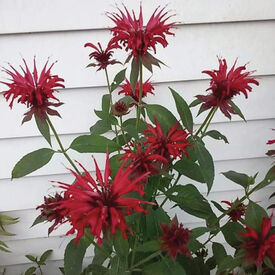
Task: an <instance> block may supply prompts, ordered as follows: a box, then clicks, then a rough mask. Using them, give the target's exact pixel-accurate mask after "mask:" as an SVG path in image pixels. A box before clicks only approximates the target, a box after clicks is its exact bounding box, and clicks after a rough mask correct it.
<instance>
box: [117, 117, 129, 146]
mask: <svg viewBox="0 0 275 275" xmlns="http://www.w3.org/2000/svg"><path fill="white" fill-rule="evenodd" d="M119 121H120V129H121V132H122V136H123V139H124V141H125V144H127V143H128V142H127V139H126V135H125V132H124V130H123V126H122V124H123V123H122V116H120V117H119Z"/></svg>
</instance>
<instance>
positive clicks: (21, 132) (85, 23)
mask: <svg viewBox="0 0 275 275" xmlns="http://www.w3.org/2000/svg"><path fill="white" fill-rule="evenodd" d="M138 2H139V1H130V0H128V1H124V3H126V5H127V6H129V7H135V8H137V7H138ZM166 2H167V1H165V0H161V1H145V0H144V1H143V7H144V15H145V17H146V16H147V17H148V16H149V15H150V14H151V12H152V11H153V10H154V8H155V6H157V4H161V5H164V4H166ZM169 2H171V3H170V4H169V8H171V9H172V11H173V10H174V11H176V14H177V17H175V18H176V20H177V21H179V24H178V26H177V29H175V34H176V35H175V37H169V46H168V47H167V48H166V49H161V48H158V58H160V59H161V60H163V61H164V62H165V63H167V65H169V67H163V68H162V69H161V70H159V69H156V70H155V74H154V77H153V79H152V80H153V81H154V82H155V83H156V89H155V94H156V95H155V96H149V97H148V99H147V102H149V103H153V102H157V103H161V104H164V105H165V106H166V107H168V108H169V109H171V110H172V111H173V112H174V113H175V106H174V103H173V100H172V97H171V95H170V92H169V90H168V88H167V87H168V86H171V87H173V88H174V89H175V90H177V91H178V92H180V93H181V94H182V95H183V96H184V97H185V98H186V100H187V101H188V102H191V101H192V100H193V97H194V96H195V95H197V94H202V93H203V92H204V90H205V89H206V88H207V87H208V80H207V78H206V75H203V74H201V71H202V70H204V69H213V68H216V67H217V58H216V56H217V55H218V56H222V57H226V58H227V60H228V62H230V65H231V64H232V63H233V62H234V61H235V58H237V57H238V58H239V61H238V62H239V63H238V64H244V63H246V62H248V61H249V62H250V64H248V69H249V70H254V69H256V70H257V71H256V72H255V75H257V76H258V78H259V82H260V86H259V87H257V88H255V89H254V90H253V92H252V93H250V94H249V98H248V99H247V100H246V99H244V98H243V97H242V96H240V97H238V98H236V103H237V104H238V105H239V106H240V107H241V109H242V111H243V113H244V115H245V117H246V119H247V121H248V122H247V123H244V122H243V121H241V120H240V119H239V118H238V117H236V118H234V119H233V120H232V122H230V121H228V120H227V119H225V117H224V116H223V115H222V114H220V113H219V114H217V116H216V117H215V119H214V124H213V126H212V127H213V128H215V129H217V130H219V131H220V132H221V133H223V134H225V135H226V136H227V137H228V139H229V142H230V144H229V145H228V144H224V143H223V142H222V141H220V142H218V141H215V142H214V141H213V140H210V139H208V140H207V143H208V147H209V150H210V151H211V152H212V153H213V156H214V160H215V164H216V179H215V183H214V186H213V191H212V193H211V194H210V198H211V199H215V200H222V199H227V200H230V199H234V198H236V197H237V196H239V197H240V196H242V191H241V190H240V189H239V187H238V186H237V185H233V184H232V183H231V182H229V181H228V180H226V179H225V178H224V177H223V176H222V175H221V174H220V173H221V172H223V171H227V170H231V169H232V170H236V171H240V172H245V173H248V174H254V173H256V172H257V171H259V172H260V174H259V178H261V177H263V175H264V174H265V172H266V171H267V170H268V168H269V167H270V165H271V163H272V160H271V159H269V158H267V157H266V156H265V152H266V151H267V150H268V147H267V146H266V145H265V143H266V141H267V140H268V139H270V138H272V137H273V136H274V132H272V131H271V128H274V127H275V126H274V124H275V113H274V102H275V39H274V27H275V1H274V0H265V1H256V0H253V1H252V0H242V1H237V0H197V1H191V0H172V1H169ZM114 6H115V1H111V0H104V1H100V2H97V1H91V0H82V1H73V0H52V1H46V0H40V1H36V0H1V1H0V65H4V66H6V65H5V64H6V62H10V63H12V64H14V65H16V66H17V65H18V64H19V63H21V60H20V59H21V56H23V57H24V58H26V59H27V60H28V62H29V63H31V62H32V59H33V56H34V55H36V56H37V61H38V63H39V64H40V65H41V64H42V63H44V62H45V60H46V59H47V58H48V57H49V56H50V58H51V60H52V61H55V60H58V63H57V64H56V65H55V67H54V71H55V72H56V73H57V74H59V75H60V76H61V77H64V78H65V84H66V89H64V90H62V91H60V94H59V96H60V99H61V101H63V102H65V104H64V105H63V106H61V107H60V108H59V111H60V113H61V114H62V117H63V119H62V120H60V119H54V120H53V121H54V124H55V125H56V128H57V129H58V132H59V133H60V134H61V138H62V140H63V141H64V143H65V144H66V145H69V144H70V142H71V141H72V140H73V138H74V137H75V136H77V135H79V134H84V133H88V131H89V127H90V126H91V125H92V124H93V123H94V122H95V121H96V120H97V118H96V116H95V115H94V113H93V109H95V108H99V106H100V99H101V96H102V95H103V94H104V93H106V87H105V81H104V75H103V74H102V73H100V72H97V73H96V72H95V71H94V70H93V69H85V66H86V65H87V64H88V62H89V60H88V53H89V50H88V49H85V48H84V47H83V45H84V44H85V43H86V42H88V41H89V42H97V41H103V43H104V42H106V41H108V39H109V32H108V30H106V27H108V26H110V25H111V21H110V20H108V19H107V18H106V17H105V16H104V12H105V11H112V10H114ZM205 10H211V12H205ZM117 56H118V58H125V56H124V55H122V54H121V53H120V54H118V55H117ZM118 69H119V66H113V67H112V69H111V70H110V73H111V75H114V73H115V72H116V71H117V70H118ZM128 74H129V71H128ZM3 77H4V76H3V74H2V72H0V78H1V80H3ZM3 88H4V86H3V85H0V91H2V90H3ZM24 112H25V108H24V106H15V107H14V109H13V110H12V111H10V110H9V107H8V104H7V103H6V102H5V101H4V99H3V98H2V97H1V98H0V117H1V122H0V125H1V135H0V151H1V157H0V167H1V170H0V194H1V197H0V212H6V214H8V215H12V216H14V217H20V223H18V224H16V225H12V226H10V231H13V232H14V233H16V235H15V236H12V237H5V238H4V240H5V241H6V242H7V244H8V245H9V246H10V248H11V249H12V251H13V254H4V253H1V252H0V265H7V266H8V267H7V274H18V273H19V272H22V271H24V270H25V269H26V268H27V267H26V266H23V265H22V266H21V264H25V263H27V262H28V261H27V259H26V258H25V257H24V255H25V254H27V253H30V254H32V253H33V254H41V252H43V251H45V250H46V249H54V254H53V255H52V257H51V259H52V262H51V264H50V267H48V268H47V272H46V273H45V274H54V273H53V271H52V270H53V269H52V268H53V267H54V266H58V265H57V264H58V262H57V260H61V259H62V257H63V251H64V248H65V247H66V243H67V242H68V240H69V239H71V237H63V235H64V233H65V232H66V229H67V228H66V227H64V228H60V229H59V230H58V231H56V232H54V233H53V234H52V236H51V237H49V238H48V237H47V228H48V225H39V226H37V227H34V228H31V229H30V228H29V227H30V226H31V224H32V222H33V220H34V218H35V216H36V215H37V214H38V212H37V211H36V210H35V207H36V206H37V205H38V204H40V203H41V202H42V200H43V196H44V195H46V194H47V193H53V192H54V188H53V187H51V185H52V184H51V183H50V180H60V181H64V182H70V181H72V177H71V175H69V174H68V171H67V170H66V169H65V167H66V166H68V164H67V162H66V160H65V159H64V158H63V157H62V156H61V155H60V156H59V155H58V156H54V158H53V161H52V162H51V163H50V164H49V165H47V166H45V167H44V168H42V169H40V170H38V171H36V172H34V173H32V174H31V175H28V176H27V177H25V178H22V179H18V180H13V181H12V182H11V181H10V173H11V170H12V168H13V166H14V164H15V163H16V162H17V161H18V160H19V159H20V158H21V157H22V156H23V155H25V154H26V153H28V152H30V151H32V150H35V149H38V148H41V147H47V144H46V142H45V141H44V140H43V139H42V138H41V137H40V136H39V133H38V130H37V129H36V127H35V124H34V123H33V122H31V123H26V124H25V125H23V126H21V125H20V124H21V119H22V114H23V113H24ZM202 120H203V116H200V117H199V118H196V120H195V122H196V124H199V123H201V122H202ZM72 122H73V123H72ZM70 155H72V157H73V158H76V159H78V160H81V162H83V163H84V165H86V166H87V167H88V168H89V169H90V170H91V171H93V169H94V167H93V164H92V162H91V157H90V155H89V154H78V153H75V152H70ZM98 159H99V161H100V163H101V164H103V159H104V156H102V155H99V156H98ZM183 182H191V181H190V180H187V179H185V180H183ZM198 188H199V189H200V190H201V191H202V192H205V186H203V185H198ZM274 190H275V188H274V185H273V186H271V187H269V188H266V189H265V190H263V191H261V192H259V193H258V194H257V195H255V199H256V200H258V201H260V203H261V204H262V205H264V206H266V205H268V201H267V198H268V196H269V194H270V193H271V192H274ZM173 211H174V210H173ZM171 214H172V211H171ZM180 217H181V218H182V221H183V222H184V223H185V224H187V225H188V226H190V227H191V228H192V227H195V226H198V225H199V224H200V223H201V221H200V220H199V219H197V218H194V217H191V216H189V215H187V214H182V215H181V216H180ZM90 255H91V254H90ZM59 264H60V265H62V261H60V262H59Z"/></svg>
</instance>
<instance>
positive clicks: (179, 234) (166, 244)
mask: <svg viewBox="0 0 275 275" xmlns="http://www.w3.org/2000/svg"><path fill="white" fill-rule="evenodd" d="M161 229H162V233H163V236H162V237H160V240H161V242H162V250H168V252H169V256H170V257H171V258H173V259H176V258H177V254H178V253H179V254H184V255H187V256H190V251H189V249H188V248H187V247H186V245H187V244H188V242H189V241H190V238H191V236H190V232H191V230H189V229H187V228H183V224H182V223H180V224H178V219H177V217H176V216H175V217H174V218H173V219H172V222H171V225H170V226H169V225H167V224H161Z"/></svg>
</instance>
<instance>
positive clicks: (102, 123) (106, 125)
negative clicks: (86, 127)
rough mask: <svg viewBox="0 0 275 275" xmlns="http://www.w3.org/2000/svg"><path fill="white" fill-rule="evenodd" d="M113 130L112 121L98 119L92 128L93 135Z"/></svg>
mask: <svg viewBox="0 0 275 275" xmlns="http://www.w3.org/2000/svg"><path fill="white" fill-rule="evenodd" d="M110 130H112V126H111V122H109V121H106V120H98V121H97V122H96V123H95V125H93V126H92V127H91V128H90V133H91V134H92V135H101V134H105V133H106V132H108V131H110Z"/></svg>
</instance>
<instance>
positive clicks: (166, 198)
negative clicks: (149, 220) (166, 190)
mask: <svg viewBox="0 0 275 275" xmlns="http://www.w3.org/2000/svg"><path fill="white" fill-rule="evenodd" d="M180 177H181V174H180V173H179V174H178V177H177V178H176V180H175V182H174V184H173V186H172V187H174V186H176V185H177V184H178V182H179V179H180ZM172 187H171V188H172ZM167 200H168V197H167V196H166V197H165V199H164V200H163V202H162V203H161V205H160V206H159V207H163V205H164V204H165V203H166V202H167Z"/></svg>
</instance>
